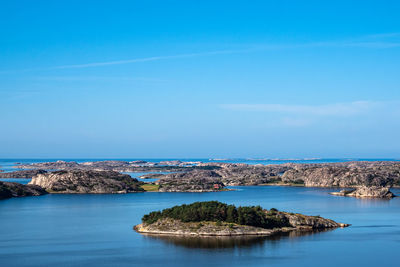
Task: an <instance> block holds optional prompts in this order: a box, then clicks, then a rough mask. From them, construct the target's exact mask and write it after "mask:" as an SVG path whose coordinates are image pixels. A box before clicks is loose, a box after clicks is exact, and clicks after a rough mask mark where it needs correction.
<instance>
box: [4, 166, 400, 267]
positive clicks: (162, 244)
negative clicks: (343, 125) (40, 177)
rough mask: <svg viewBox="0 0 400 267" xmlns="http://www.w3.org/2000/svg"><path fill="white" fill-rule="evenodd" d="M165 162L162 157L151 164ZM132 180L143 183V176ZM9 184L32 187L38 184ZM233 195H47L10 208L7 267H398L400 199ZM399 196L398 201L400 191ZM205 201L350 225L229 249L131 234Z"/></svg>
mask: <svg viewBox="0 0 400 267" xmlns="http://www.w3.org/2000/svg"><path fill="white" fill-rule="evenodd" d="M55 160H57V159H54V161H55ZM71 160H74V161H78V162H84V161H92V160H93V159H78V160H77V159H71ZM97 160H102V159H97ZM127 160H129V161H131V160H135V159H127ZM160 160H164V159H152V160H148V161H153V162H154V161H160ZM188 160H189V161H197V160H201V161H209V160H202V159H188ZM347 160H350V159H314V160H298V161H294V160H246V159H237V160H226V161H227V162H240V163H249V164H260V163H261V164H280V163H285V162H306V163H311V162H340V161H347ZM369 160H373V159H369ZM380 160H382V159H380ZM387 160H390V159H387ZM43 161H50V160H49V159H37V160H31V159H26V160H21V159H6V160H5V159H3V160H1V159H0V166H1V167H0V168H2V169H3V170H5V171H12V170H15V168H13V166H14V165H15V163H16V162H21V163H30V162H43ZM219 162H221V161H219ZM129 174H130V175H132V177H138V176H140V175H142V174H144V173H129ZM1 180H2V181H16V182H21V183H27V182H28V181H29V180H30V179H1ZM146 181H152V179H146ZM234 189H236V191H228V192H213V193H153V192H152V193H133V194H119V195H45V196H40V197H24V198H13V199H8V200H2V201H0V218H1V219H0V266H50V265H57V266H153V265H154V266H161V265H162V266H187V265H192V266H243V265H247V266H265V265H268V266H315V265H324V266H361V265H364V266H377V265H380V266H396V264H397V262H398V259H397V257H396V255H397V251H398V250H399V247H400V246H399V245H400V212H399V211H400V198H395V199H392V200H370V199H356V198H345V197H337V196H331V195H329V194H328V192H331V191H333V189H329V188H301V187H274V186H271V187H262V186H258V187H257V186H255V187H251V186H247V187H234ZM393 191H394V193H397V194H400V190H399V189H394V190H393ZM205 200H219V201H222V202H226V203H232V204H235V205H261V206H263V207H265V208H278V209H279V210H285V211H293V212H300V213H304V214H309V215H320V216H323V217H327V218H331V219H334V220H336V221H339V222H344V223H350V224H352V226H351V227H349V228H344V229H336V230H333V231H327V232H321V233H314V234H307V235H302V236H282V237H280V238H278V237H276V238H267V239H264V238H262V239H257V240H251V241H243V240H239V241H237V240H235V241H229V242H226V240H225V241H221V240H215V239H206V240H207V241H204V239H200V240H199V239H184V240H182V239H179V238H175V239H171V238H157V237H149V236H143V235H141V234H138V233H136V232H135V231H133V230H132V227H133V226H134V225H135V224H138V223H140V219H141V217H142V216H143V215H144V214H146V213H148V212H150V211H153V210H160V209H163V208H167V207H171V206H173V205H178V204H183V203H191V202H195V201H205Z"/></svg>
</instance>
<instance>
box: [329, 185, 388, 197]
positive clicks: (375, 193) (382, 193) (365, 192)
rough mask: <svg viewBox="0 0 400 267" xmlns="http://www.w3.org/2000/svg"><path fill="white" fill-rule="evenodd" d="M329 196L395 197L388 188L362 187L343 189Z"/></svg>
mask: <svg viewBox="0 0 400 267" xmlns="http://www.w3.org/2000/svg"><path fill="white" fill-rule="evenodd" d="M331 195H335V196H344V197H358V198H386V199H390V198H393V197H395V195H394V194H393V193H392V192H391V191H390V188H389V187H382V186H362V187H359V188H357V189H343V190H340V191H339V192H332V193H331Z"/></svg>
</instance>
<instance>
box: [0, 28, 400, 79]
mask: <svg viewBox="0 0 400 267" xmlns="http://www.w3.org/2000/svg"><path fill="white" fill-rule="evenodd" d="M398 37H400V33H396V32H394V33H382V34H374V35H365V36H361V37H359V38H356V39H353V40H336V41H321V42H310V43H289V44H285V43H278V44H253V45H247V47H245V48H242V49H228V50H216V51H207V52H198V53H188V54H177V55H167V56H152V57H143V58H132V59H122V60H113V61H100V62H91V63H82V64H67V65H60V66H53V67H47V68H31V69H23V70H18V71H0V74H9V73H14V72H30V71H49V70H63V69H84V68H94V67H104V66H114V65H123V64H133V63H142V62H156V61H162V60H170V59H184V58H195V57H203V56H212V55H228V54H242V53H250V52H262V51H269V50H284V49H298V48H318V47H321V48H324V47H338V48H348V47H360V48H370V49H390V48H397V47H400V40H399V38H398ZM242 46H243V45H242Z"/></svg>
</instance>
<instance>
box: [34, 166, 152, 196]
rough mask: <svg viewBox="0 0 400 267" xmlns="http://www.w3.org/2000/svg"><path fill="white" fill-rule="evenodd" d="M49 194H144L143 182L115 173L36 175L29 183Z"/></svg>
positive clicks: (93, 172)
mask: <svg viewBox="0 0 400 267" xmlns="http://www.w3.org/2000/svg"><path fill="white" fill-rule="evenodd" d="M29 184H30V185H37V186H40V187H42V188H44V189H45V190H46V191H47V192H49V193H67V194H113V193H132V192H144V191H145V190H144V189H143V188H142V187H141V185H143V184H144V183H143V182H139V181H138V180H137V179H134V178H132V177H131V176H129V175H127V174H121V173H119V172H114V171H84V170H68V171H64V170H63V171H55V172H49V173H44V174H39V175H36V176H35V177H33V178H32V181H30V182H29Z"/></svg>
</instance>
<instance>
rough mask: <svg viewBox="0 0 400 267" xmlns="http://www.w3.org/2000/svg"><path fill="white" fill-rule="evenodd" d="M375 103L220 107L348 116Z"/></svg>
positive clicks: (360, 111) (225, 107)
mask: <svg viewBox="0 0 400 267" xmlns="http://www.w3.org/2000/svg"><path fill="white" fill-rule="evenodd" d="M376 105H378V103H377V102H371V101H355V102H349V103H335V104H328V105H283V104H222V105H220V107H221V108H223V109H228V110H236V111H261V112H271V113H283V114H294V115H313V116H348V115H356V114H360V113H363V112H365V111H367V110H369V109H371V108H373V107H374V106H376Z"/></svg>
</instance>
